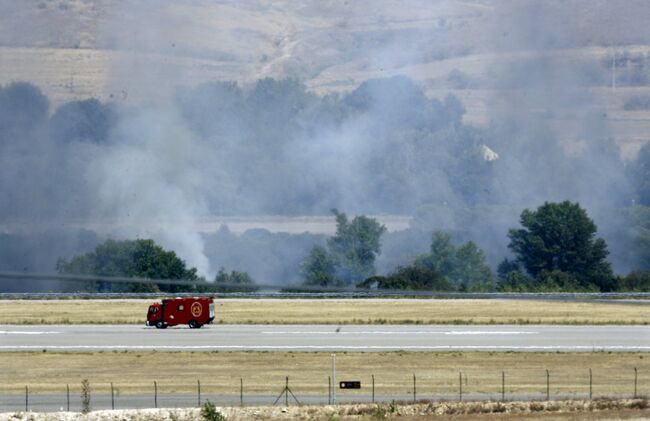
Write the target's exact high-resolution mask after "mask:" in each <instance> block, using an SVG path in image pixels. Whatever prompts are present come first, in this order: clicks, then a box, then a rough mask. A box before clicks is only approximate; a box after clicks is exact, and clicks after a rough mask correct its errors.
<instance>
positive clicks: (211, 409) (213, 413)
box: [201, 401, 226, 421]
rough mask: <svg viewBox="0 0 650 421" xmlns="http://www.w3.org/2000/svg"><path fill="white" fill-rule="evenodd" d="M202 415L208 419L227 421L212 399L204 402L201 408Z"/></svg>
mask: <svg viewBox="0 0 650 421" xmlns="http://www.w3.org/2000/svg"><path fill="white" fill-rule="evenodd" d="M201 416H202V417H203V419H204V420H206V421H226V417H225V416H224V415H223V414H222V413H221V412H219V411H217V408H216V407H215V406H214V404H213V403H212V402H210V401H207V402H206V403H204V404H203V408H201Z"/></svg>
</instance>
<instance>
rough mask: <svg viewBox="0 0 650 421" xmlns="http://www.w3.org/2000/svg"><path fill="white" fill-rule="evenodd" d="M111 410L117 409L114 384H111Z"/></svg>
mask: <svg viewBox="0 0 650 421" xmlns="http://www.w3.org/2000/svg"><path fill="white" fill-rule="evenodd" d="M111 409H115V392H114V391H113V382H111Z"/></svg>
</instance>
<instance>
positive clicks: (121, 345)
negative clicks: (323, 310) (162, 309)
mask: <svg viewBox="0 0 650 421" xmlns="http://www.w3.org/2000/svg"><path fill="white" fill-rule="evenodd" d="M34 350H52V351H72V352H74V351H110V350H132V351H153V350H157V351H324V352H327V351H360V352H371V351H398V350H404V351H567V352H585V351H598V350H602V351H628V352H630V351H637V352H649V351H650V326H548V325H545V326H541V325H540V326H532V325H531V326H513V325H472V326H448V325H444V326H443V325H425V326H421V325H420V326H405V325H345V326H340V327H339V326H332V325H211V326H204V327H203V328H201V329H189V328H187V327H174V328H168V329H163V330H158V329H155V328H149V327H145V326H138V325H38V326H17V325H0V351H34Z"/></svg>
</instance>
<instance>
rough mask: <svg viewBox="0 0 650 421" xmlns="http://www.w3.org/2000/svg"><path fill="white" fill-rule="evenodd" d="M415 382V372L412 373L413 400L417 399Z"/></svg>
mask: <svg viewBox="0 0 650 421" xmlns="http://www.w3.org/2000/svg"><path fill="white" fill-rule="evenodd" d="M416 390H417V389H416V384H415V373H413V402H414V403H415V401H416V400H417V399H416V398H417V392H416Z"/></svg>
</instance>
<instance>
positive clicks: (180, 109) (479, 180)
mask: <svg viewBox="0 0 650 421" xmlns="http://www.w3.org/2000/svg"><path fill="white" fill-rule="evenodd" d="M595 3H597V6H593V4H594V2H590V1H582V0H580V1H575V2H563V1H552V0H549V1H530V2H516V1H512V2H491V1H487V2H477V3H472V4H470V5H468V4H461V3H456V2H436V3H433V4H432V3H431V2H430V1H424V0H422V1H418V0H413V1H409V2H406V3H404V4H403V5H400V7H395V5H394V3H391V2H383V1H379V2H374V3H373V6H369V5H368V4H367V3H363V2H356V3H355V2H345V1H340V2H338V1H332V2H320V1H314V2H304V5H303V6H302V7H294V6H292V5H291V4H290V3H288V2H281V3H279V6H278V5H277V4H273V5H271V4H266V3H263V2H256V1H251V2H244V3H240V4H239V5H220V4H217V3H210V2H189V1H187V2H186V1H179V2H177V1H174V2H171V1H142V2H110V8H108V9H107V10H108V13H107V14H104V15H102V19H101V20H100V24H99V29H98V31H97V33H96V34H95V43H96V46H98V47H101V48H105V49H107V50H109V52H110V54H108V55H107V57H109V58H108V59H107V62H106V63H107V64H106V70H107V72H108V74H109V78H108V80H107V82H106V85H105V87H104V94H105V96H104V98H105V99H106V101H103V102H101V103H99V104H97V103H83V104H81V103H73V104H72V105H71V106H69V107H68V108H65V109H64V107H60V108H56V107H52V108H51V109H50V108H48V105H47V98H40V97H39V96H38V95H37V94H35V93H33V92H32V93H31V94H29V93H25V92H23V94H20V95H18V96H17V98H23V99H24V98H31V99H30V100H29V101H26V102H24V103H22V106H21V105H20V104H21V103H17V102H15V101H13V100H7V98H9V97H11V98H14V97H13V96H11V95H14V94H11V95H9V94H7V93H6V92H5V91H4V90H3V91H2V92H0V104H4V108H2V107H0V136H2V138H0V147H1V148H2V155H0V162H1V163H2V165H1V166H0V175H1V178H0V190H1V193H2V194H3V197H6V198H9V199H8V200H5V201H3V202H1V203H0V214H1V215H2V217H3V220H4V221H8V220H10V219H20V218H23V219H27V220H28V222H27V223H26V224H25V226H27V225H30V224H34V221H36V220H39V221H48V222H49V223H50V225H59V223H64V224H66V225H65V227H67V228H76V227H77V226H76V225H75V224H74V222H76V221H79V220H91V221H93V223H95V224H96V229H97V231H98V232H99V233H100V236H101V238H104V237H105V236H119V237H133V236H143V237H144V236H146V237H153V238H154V239H156V240H157V241H159V242H160V243H161V244H162V245H164V246H165V247H167V248H169V249H173V250H175V251H176V252H177V253H178V254H179V255H180V257H181V258H183V259H185V260H186V261H187V263H188V264H189V265H190V266H195V267H197V268H198V269H199V272H200V273H201V274H202V275H205V276H208V277H209V278H211V277H212V275H213V274H214V273H215V272H216V270H217V269H218V267H219V266H222V265H224V266H226V267H227V269H229V270H230V269H241V270H249V271H251V273H255V275H256V276H258V277H263V276H264V274H265V273H272V275H269V276H270V277H271V278H272V279H263V280H264V281H269V282H283V281H285V280H293V281H295V279H296V278H295V277H296V270H295V267H296V262H298V261H300V258H301V257H302V256H301V253H304V254H306V253H307V252H308V250H309V247H310V246H311V245H312V244H315V243H319V242H321V243H322V242H323V238H322V237H314V238H311V237H310V238H307V237H306V236H304V237H301V238H300V239H298V240H295V241H294V240H288V239H287V238H284V237H283V236H281V235H278V236H276V237H274V236H272V235H270V234H268V233H261V232H251V233H248V234H247V235H245V236H242V237H237V236H235V235H234V234H231V233H228V232H219V233H211V234H209V235H207V236H203V235H201V234H200V230H199V228H198V222H200V221H201V220H202V219H203V218H205V217H208V216H213V215H219V216H238V215H239V216H241V215H248V216H250V215H268V214H271V215H289V216H295V215H325V214H328V212H329V209H330V208H333V207H336V208H338V209H340V210H342V211H345V212H348V213H354V214H356V213H366V214H404V215H412V216H413V222H412V231H410V232H406V233H400V234H395V235H388V236H387V237H386V247H385V249H384V250H385V254H384V255H382V256H381V259H382V260H380V261H379V262H378V264H379V266H380V268H381V270H382V271H383V272H385V271H389V270H391V269H392V268H394V267H395V266H396V265H398V264H404V263H408V261H409V259H411V258H412V257H413V256H415V255H416V254H418V253H422V252H425V251H426V249H427V246H428V244H427V242H428V235H429V233H430V231H431V230H432V229H445V230H451V231H454V233H455V235H456V237H458V238H459V239H460V240H462V241H467V240H474V241H476V242H477V243H478V244H479V245H481V246H482V247H483V248H484V249H485V250H486V253H487V255H488V257H489V260H490V262H491V263H493V264H496V263H497V262H498V261H499V260H500V259H501V258H503V256H504V255H505V254H506V253H507V237H506V233H507V229H508V228H510V227H513V226H516V225H517V223H518V221H517V219H518V215H519V213H520V212H521V210H522V209H523V208H525V207H529V208H534V207H536V206H539V205H540V204H542V203H543V202H544V201H552V200H564V199H570V200H573V201H579V202H581V204H583V205H584V206H586V207H587V209H588V210H589V213H590V214H591V215H592V216H594V217H595V218H596V222H597V223H598V225H599V227H600V228H601V232H602V233H604V235H605V236H606V239H607V240H608V241H609V240H610V239H612V241H611V242H610V248H611V249H612V251H613V255H612V258H613V259H614V260H615V262H614V263H617V261H618V262H621V263H618V266H616V268H617V269H618V270H620V271H625V270H627V269H629V268H631V267H633V266H634V262H630V261H627V262H625V261H624V259H623V258H622V256H623V255H624V254H625V251H626V248H627V247H629V243H626V242H625V241H626V240H625V239H619V240H616V241H615V238H618V237H616V236H615V235H613V234H612V233H615V232H616V231H620V229H619V228H620V227H619V226H618V225H617V221H619V220H620V219H618V218H616V217H615V216H613V215H615V214H616V211H617V209H618V208H619V207H624V206H627V205H628V204H629V198H630V197H631V195H630V193H629V191H630V187H629V185H628V182H627V179H626V177H625V171H624V163H623V162H622V161H621V160H620V157H619V151H618V147H617V145H616V144H615V143H613V141H612V140H611V135H610V133H609V122H610V120H609V115H608V110H607V109H603V106H602V101H601V102H598V101H597V100H598V98H597V95H598V93H597V92H596V93H594V92H595V91H597V90H598V89H601V90H602V89H603V88H606V87H607V85H608V83H609V82H608V81H609V76H610V73H609V72H610V68H609V66H610V65H609V63H610V62H611V60H609V61H608V58H609V57H608V56H607V54H605V55H603V56H602V57H599V58H593V57H591V56H588V55H581V54H571V53H570V51H569V52H567V51H560V52H559V53H558V49H561V50H562V49H572V48H582V47H602V46H603V45H605V46H608V44H607V43H608V42H610V41H607V33H603V31H602V28H605V27H606V26H605V24H607V25H608V27H610V28H615V29H616V31H614V32H612V33H615V35H612V37H616V39H618V40H620V42H621V43H627V44H629V43H634V42H643V39H642V38H643V37H639V36H638V35H636V32H635V31H633V30H631V29H630V27H633V26H634V25H626V23H625V22H627V21H628V20H629V19H632V18H634V17H635V15H639V16H644V13H645V12H646V11H647V10H648V7H647V6H645V3H644V2H637V1H631V2H629V3H626V5H627V6H626V7H621V6H620V4H619V3H616V2H601V1H595ZM13 7H15V6H12V8H13ZM199 9H200V12H201V13H197V11H198V10H199ZM251 10H252V11H253V12H251ZM459 10H460V11H461V12H462V13H461V12H459ZM584 10H588V11H589V13H588V14H585V13H583V11H584ZM244 15H245V16H246V18H247V19H251V20H250V22H252V24H251V27H249V28H247V29H246V30H244V29H242V27H238V26H237V25H235V24H233V22H235V23H236V22H238V21H237V19H239V18H241V17H242V16H244ZM251 16H253V18H251ZM414 17H415V18H417V19H415V18H414ZM637 19H638V18H637ZM421 22H425V23H424V24H422V23H421ZM646 26H647V25H646ZM269 28H271V30H270V29H269ZM1 31H2V30H1V29H0V34H2V32H1ZM639 31H641V33H642V34H645V32H647V28H646V29H640V30H639ZM270 32H273V33H275V34H276V36H275V37H271V38H268V37H267V35H268V33H270ZM66 39H67V38H66ZM66 42H67V41H66ZM608 48H609V47H608ZM486 57H490V59H486ZM603 62H606V63H605V64H603ZM206 68H207V69H210V71H209V72H206V71H204V70H205V69H206ZM233 68H235V69H237V70H236V71H233V70H232V69H233ZM649 68H650V66H649ZM453 69H457V71H456V72H455V73H454V72H453ZM206 74H209V75H211V77H209V78H206V76H205V75H206ZM448 75H450V76H453V77H448ZM266 76H271V77H272V78H269V79H265V77H266ZM286 77H290V78H289V79H286ZM206 79H209V80H208V81H206ZM232 81H234V82H232ZM450 81H451V82H450ZM340 86H343V87H344V88H343V89H340V91H339V88H340ZM308 87H309V88H313V89H309V88H308ZM451 88H458V89H456V90H455V91H450V90H451ZM466 88H468V89H466ZM469 88H481V89H477V90H476V91H471V92H470V89H469ZM334 91H338V92H334ZM485 91H489V92H491V93H492V94H491V95H490V96H489V97H488V98H487V99H486V103H485V104H483V107H484V109H485V116H482V117H483V123H480V124H479V123H472V121H473V120H472V118H474V117H475V115H471V114H472V112H471V110H470V112H466V111H465V109H466V108H467V109H470V107H472V106H475V104H473V102H472V101H474V102H477V101H480V95H484V92H485ZM601 94H602V92H601ZM21 95H22V96H21ZM475 96H478V97H479V100H476V99H475V98H474V97H475ZM459 98H461V100H459ZM2 101H4V102H2ZM107 104H108V105H107ZM605 108H606V107H605ZM8 110H10V111H11V112H9V111H8ZM30 110H31V111H30ZM34 110H36V111H38V113H36V114H38V115H35V114H34ZM39 110H40V111H39ZM30 112H31V114H30ZM50 116H51V117H50ZM21 122H27V123H24V124H22V123H21ZM21 124H22V125H21ZM97 127H104V128H105V130H90V129H89V128H97ZM15 139H22V141H21V142H17V141H16V140H15ZM25 168H29V171H26V170H25ZM52 180H56V182H52ZM106 227H110V228H109V229H108V230H107V229H106ZM91 228H95V227H91ZM102 228H103V229H102ZM206 237H207V239H206ZM97 241H99V239H97ZM35 242H36V241H35ZM229 245H233V246H232V247H229ZM278 245H281V246H282V247H287V249H290V250H291V255H290V256H289V255H288V254H283V253H279V252H276V250H273V252H269V253H268V254H264V253H262V252H261V250H263V249H264V248H267V249H270V248H273V247H277V246H278ZM67 250H71V251H70V252H71V253H72V250H74V251H76V250H77V249H75V248H74V247H68V248H67ZM261 254H264V256H265V257H264V259H263V260H264V262H265V263H264V265H263V266H260V265H259V264H258V263H259V260H258V257H259V256H260V255H261ZM278 262H283V263H278ZM289 266H291V267H292V268H294V270H293V272H291V270H288V269H287V268H288V267H289ZM262 267H263V268H265V269H264V270H263V269H262ZM266 268H269V269H268V271H265V270H266Z"/></svg>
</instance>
